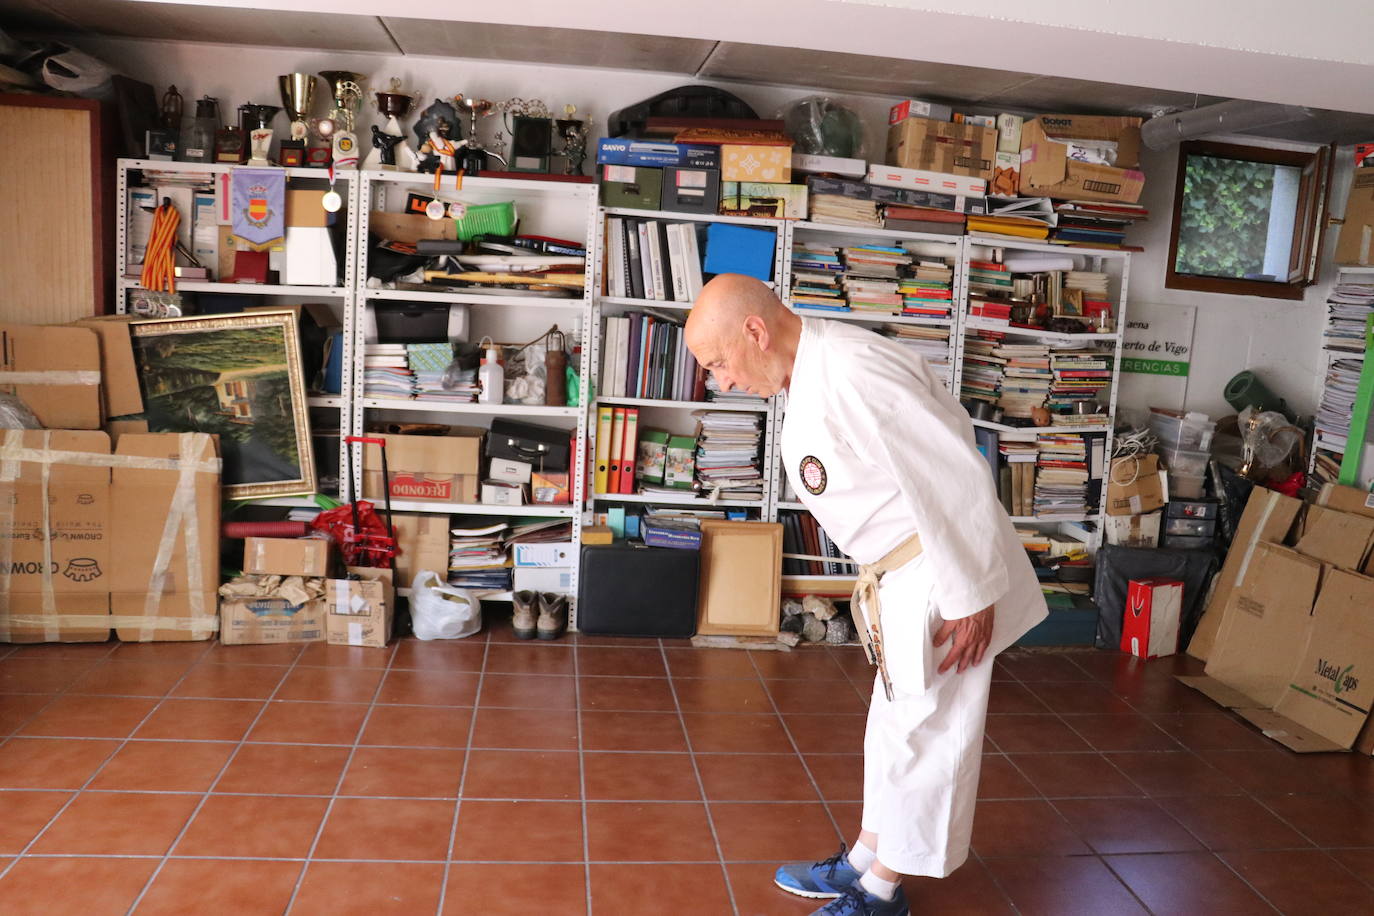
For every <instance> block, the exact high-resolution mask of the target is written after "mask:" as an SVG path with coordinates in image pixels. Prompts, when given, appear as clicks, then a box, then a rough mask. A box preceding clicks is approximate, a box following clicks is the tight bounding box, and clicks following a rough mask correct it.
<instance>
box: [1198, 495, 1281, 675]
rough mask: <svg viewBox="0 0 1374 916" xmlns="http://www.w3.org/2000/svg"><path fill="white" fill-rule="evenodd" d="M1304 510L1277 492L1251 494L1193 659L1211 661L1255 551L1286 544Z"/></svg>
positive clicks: (1200, 628)
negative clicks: (1235, 591) (1235, 592)
mask: <svg viewBox="0 0 1374 916" xmlns="http://www.w3.org/2000/svg"><path fill="white" fill-rule="evenodd" d="M1301 509H1302V503H1301V502H1300V501H1298V500H1296V499H1293V498H1292V497H1288V496H1284V495H1283V494H1281V493H1278V492H1275V491H1274V490H1269V489H1266V488H1264V487H1256V488H1255V489H1254V490H1253V491H1252V492H1251V494H1250V500H1249V501H1248V502H1247V503H1246V504H1245V512H1244V513H1243V514H1242V515H1241V517H1240V524H1239V525H1238V526H1236V534H1235V537H1234V538H1232V540H1231V549H1230V551H1229V552H1228V553H1227V554H1226V562H1225V563H1224V564H1223V565H1222V567H1221V572H1219V573H1218V574H1217V575H1216V578H1215V579H1213V580H1212V597H1211V599H1210V600H1209V601H1208V602H1207V610H1206V611H1205V612H1203V615H1202V619H1201V620H1200V621H1199V622H1198V626H1197V630H1196V631H1195V632H1194V633H1193V639H1192V641H1191V642H1189V643H1188V654H1189V655H1191V656H1193V658H1197V659H1201V660H1202V661H1207V659H1208V657H1209V656H1210V655H1211V652H1212V647H1213V646H1215V645H1216V639H1217V631H1218V630H1220V629H1221V620H1222V617H1223V616H1224V615H1225V611H1226V606H1227V604H1228V603H1229V602H1230V600H1231V592H1232V590H1233V589H1235V587H1236V586H1237V585H1239V584H1240V583H1241V582H1242V581H1244V579H1245V575H1246V573H1247V571H1248V570H1249V569H1250V568H1251V566H1252V564H1253V562H1254V558H1255V551H1256V550H1257V549H1258V547H1259V545H1260V544H1262V543H1265V542H1273V543H1276V544H1282V543H1284V542H1285V541H1286V539H1287V536H1288V532H1289V530H1290V529H1291V528H1292V527H1293V522H1294V520H1295V519H1297V517H1298V512H1299V510H1301Z"/></svg>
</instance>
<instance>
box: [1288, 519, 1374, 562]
mask: <svg viewBox="0 0 1374 916" xmlns="http://www.w3.org/2000/svg"><path fill="white" fill-rule="evenodd" d="M1371 545H1374V518H1365V517H1363V516H1360V515H1351V514H1350V513H1348V512H1338V511H1337V510H1335V509H1328V508H1325V507H1323V506H1308V507H1307V511H1305V512H1304V513H1303V514H1302V517H1301V519H1300V520H1299V523H1298V540H1297V545H1296V547H1297V551H1298V553H1301V554H1303V555H1304V556H1308V557H1312V558H1313V559H1316V560H1321V561H1322V562H1323V563H1327V564H1329V565H1331V566H1335V567H1337V568H1339V569H1349V570H1359V569H1362V568H1363V567H1364V564H1365V560H1366V558H1367V557H1368V556H1369V550H1370V546H1371Z"/></svg>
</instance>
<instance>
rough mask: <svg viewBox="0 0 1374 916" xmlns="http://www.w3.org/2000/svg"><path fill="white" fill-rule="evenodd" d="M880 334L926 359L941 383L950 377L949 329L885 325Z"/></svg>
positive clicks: (917, 325)
mask: <svg viewBox="0 0 1374 916" xmlns="http://www.w3.org/2000/svg"><path fill="white" fill-rule="evenodd" d="M879 333H880V334H882V335H883V336H884V337H888V338H891V339H892V340H895V341H897V342H898V343H899V344H901V345H902V346H903V347H905V348H906V350H907V351H908V352H909V353H912V354H914V355H916V356H919V357H921V358H922V359H924V360H925V361H926V363H927V364H928V365H929V366H930V367H931V368H932V369H934V370H935V371H936V374H937V375H939V376H940V378H941V381H943V380H944V378H945V376H946V375H948V370H949V328H947V327H945V328H940V327H935V328H932V327H925V326H922V325H919V324H885V325H883V326H882V328H881V329H880V331H879Z"/></svg>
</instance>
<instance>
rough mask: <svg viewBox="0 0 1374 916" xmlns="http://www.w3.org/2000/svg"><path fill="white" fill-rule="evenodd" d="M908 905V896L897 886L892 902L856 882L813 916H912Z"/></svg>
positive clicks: (812, 915)
mask: <svg viewBox="0 0 1374 916" xmlns="http://www.w3.org/2000/svg"><path fill="white" fill-rule="evenodd" d="M910 913H911V910H910V909H909V908H908V907H907V905H906V894H905V893H904V892H903V891H902V886H901V885H900V884H899V885H897V893H895V894H893V895H892V899H891V900H884V899H883V898H881V897H875V896H873V895H872V894H870V893H869V892H868V891H866V890H864V889H863V885H861V884H859V882H857V881H855V882H854V883H853V884H851V885H849V887H847V888H845V889H844V894H843V895H841V896H840V897H837V898H836V899H834V900H832V901H830V902H829V903H827V904H826V905H825V906H823V907H821V908H820V909H819V910H816V911H815V912H814V913H812V914H811V916H910Z"/></svg>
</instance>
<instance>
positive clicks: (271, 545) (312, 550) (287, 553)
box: [243, 538, 334, 579]
mask: <svg viewBox="0 0 1374 916" xmlns="http://www.w3.org/2000/svg"><path fill="white" fill-rule="evenodd" d="M333 546H334V545H333V543H332V542H331V541H327V540H325V539H323V538H246V539H245V540H244V542H243V573H244V575H246V576H304V577H305V578H307V579H310V578H322V577H324V576H328V575H329V574H330V572H331V569H330V559H331V557H332V553H331V551H332V548H333Z"/></svg>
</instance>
